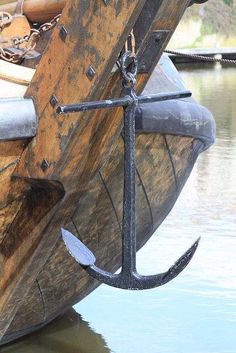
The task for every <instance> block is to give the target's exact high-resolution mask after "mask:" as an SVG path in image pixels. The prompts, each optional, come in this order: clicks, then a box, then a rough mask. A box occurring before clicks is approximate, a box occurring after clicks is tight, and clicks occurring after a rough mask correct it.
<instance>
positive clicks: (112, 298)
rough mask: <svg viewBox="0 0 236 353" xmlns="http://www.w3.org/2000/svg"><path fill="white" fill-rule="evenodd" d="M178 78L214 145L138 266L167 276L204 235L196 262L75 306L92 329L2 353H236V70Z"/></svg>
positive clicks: (65, 327)
mask: <svg viewBox="0 0 236 353" xmlns="http://www.w3.org/2000/svg"><path fill="white" fill-rule="evenodd" d="M180 71H181V75H182V77H183V79H184V81H185V82H186V84H187V86H188V87H189V88H191V89H192V91H193V94H194V96H195V98H196V99H197V101H198V102H199V103H201V104H203V105H205V106H206V107H208V108H209V109H210V110H211V111H212V112H213V114H214V116H215V118H216V122H217V128H218V131H217V140H216V144H215V145H214V146H213V147H212V148H211V149H210V150H208V151H206V152H205V153H204V154H203V155H202V156H201V157H200V158H199V161H198V163H197V165H196V167H195V169H194V171H193V173H192V175H191V177H190V179H189V181H188V183H187V185H186V187H185V189H184V191H183V193H182V195H181V197H180V198H179V200H178V202H177V204H176V206H175V208H174V209H173V211H172V213H171V214H170V216H169V217H168V218H167V219H166V221H165V222H164V224H163V225H162V226H161V227H160V228H159V230H158V231H157V233H156V234H155V236H153V237H152V239H151V241H150V242H149V243H148V244H147V245H146V246H145V248H144V249H143V250H142V251H141V252H140V253H139V256H138V259H139V271H140V272H141V273H148V274H151V273H157V272H158V271H162V270H166V269H167V268H168V267H169V265H170V264H172V262H173V261H174V260H175V259H176V258H177V257H178V256H179V255H181V254H182V252H183V251H184V250H185V249H186V248H187V247H188V246H189V245H190V244H191V243H192V242H193V241H194V240H195V238H196V237H198V236H199V235H201V236H202V241H201V245H200V247H199V250H198V252H197V254H196V256H195V257H194V259H193V261H192V263H191V264H190V266H189V267H188V268H187V269H186V270H185V271H184V272H183V273H182V274H181V275H180V276H179V277H178V278H177V279H175V280H174V281H173V282H171V283H169V284H168V285H166V286H165V287H162V288H159V289H154V290H151V291H144V292H126V291H119V290H117V289H113V288H110V287H107V286H101V287H100V288H99V289H98V290H96V291H95V292H94V293H93V294H92V295H90V296H89V297H88V298H86V299H85V300H84V301H83V302H81V303H79V304H78V305H76V307H75V309H76V310H77V311H78V312H80V314H82V315H83V317H84V318H85V320H88V321H89V322H90V324H89V325H88V324H87V323H86V322H84V321H81V320H78V317H77V316H75V314H73V313H72V316H71V318H70V316H65V318H64V319H59V320H58V321H57V322H58V323H59V324H55V323H53V324H51V325H50V326H49V327H47V328H45V329H43V330H42V331H40V333H36V334H34V335H32V336H30V337H29V338H26V339H23V340H20V341H19V342H16V343H14V344H12V345H8V346H7V347H4V348H2V349H1V352H3V353H7V352H9V353H10V352H16V353H21V352H22V353H23V352H24V353H31V352H32V353H37V352H42V353H44V352H45V353H51V352H57V353H74V352H76V353H100V352H114V353H144V352H145V353H146V352H147V353H235V352H236V336H235V325H236V256H235V254H236V234H235V229H236V100H235V97H236V69H235V68H224V69H223V70H221V67H220V66H215V68H213V67H212V66H211V67H210V68H208V67H206V66H205V67H204V69H199V68H197V66H196V67H195V68H193V66H189V67H188V68H187V69H183V67H181V68H180ZM60 320H61V321H60ZM92 329H93V330H94V333H92ZM95 331H96V332H97V333H99V334H100V335H98V334H96V333H95ZM101 335H102V336H103V337H105V340H106V342H107V344H106V343H105V340H104V339H103V338H102V337H101ZM107 345H108V347H109V349H108V348H107Z"/></svg>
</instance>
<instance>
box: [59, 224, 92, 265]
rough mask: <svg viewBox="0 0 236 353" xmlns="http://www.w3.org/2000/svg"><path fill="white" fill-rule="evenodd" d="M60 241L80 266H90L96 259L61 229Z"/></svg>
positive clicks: (82, 245) (81, 244)
mask: <svg viewBox="0 0 236 353" xmlns="http://www.w3.org/2000/svg"><path fill="white" fill-rule="evenodd" d="M61 235H62V239H63V241H64V243H65V246H66V248H67V250H68V251H69V253H70V255H71V256H72V257H74V259H75V260H76V261H77V262H78V263H79V264H80V265H82V266H91V265H94V264H95V262H96V258H95V256H94V255H93V253H92V251H90V250H89V249H88V248H87V246H86V245H84V244H83V243H82V242H81V241H80V240H79V239H78V238H76V237H75V236H74V235H73V234H71V233H70V232H69V231H68V230H66V229H63V228H62V229H61Z"/></svg>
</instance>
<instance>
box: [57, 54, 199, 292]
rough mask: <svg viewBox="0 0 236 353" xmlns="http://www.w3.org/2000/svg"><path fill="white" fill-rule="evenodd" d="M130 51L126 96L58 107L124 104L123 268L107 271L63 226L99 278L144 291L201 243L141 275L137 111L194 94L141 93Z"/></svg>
mask: <svg viewBox="0 0 236 353" xmlns="http://www.w3.org/2000/svg"><path fill="white" fill-rule="evenodd" d="M130 54H131V53H130V52H127V53H125V54H123V55H122V57H121V59H120V65H119V66H120V70H121V74H122V78H123V87H124V97H122V98H118V99H112V100H105V101H98V102H86V103H80V104H74V105H64V106H58V107H57V113H58V114H67V113H74V112H82V111H87V110H93V109H102V108H111V107H120V106H122V107H123V108H124V199H123V227H122V268H121V272H120V273H119V274H113V273H109V272H106V271H104V270H102V269H100V268H98V267H97V266H96V265H95V262H96V258H95V256H94V255H93V253H92V252H91V251H90V250H89V249H88V248H87V247H86V246H85V245H84V244H83V243H82V242H81V241H80V240H79V239H77V238H76V237H75V236H74V235H73V234H71V233H70V232H69V231H67V230H65V229H62V230H61V232H62V238H63V240H64V243H65V245H66V247H67V249H68V251H69V253H70V254H71V256H73V257H74V258H75V260H76V261H77V262H78V263H79V264H80V265H81V266H82V267H83V268H84V269H85V270H86V271H87V272H88V273H89V274H90V275H91V276H92V277H93V278H95V279H97V280H99V281H100V282H102V283H105V284H107V285H110V286H113V287H117V288H122V289H133V290H143V289H150V288H155V287H159V286H162V285H164V284H165V283H167V282H169V281H171V280H172V279H173V278H175V277H176V276H177V275H178V274H179V273H180V272H182V270H183V269H184V268H185V267H186V266H187V265H188V263H189V262H190V260H191V259H192V257H193V255H194V253H195V251H196V249H197V247H198V244H199V240H200V239H198V240H197V241H196V242H195V243H194V244H193V245H192V246H191V247H190V248H189V249H188V250H187V251H186V252H185V253H184V254H183V255H182V256H181V257H180V258H179V259H178V261H177V262H176V263H175V264H174V265H173V266H171V267H170V268H169V270H168V271H167V272H164V273H161V274H158V275H153V276H141V275H140V274H139V273H138V272H137V270H136V229H135V111H136V108H137V106H138V104H140V103H150V102H158V101H164V100H170V99H177V98H184V97H190V96H191V92H189V91H180V92H172V93H162V94H156V95H150V96H137V95H136V93H135V90H134V86H135V83H136V79H135V77H136V74H137V61H136V59H135V58H134V59H133V61H132V63H131V64H130V65H129V66H128V69H127V68H126V67H127V64H126V63H127V60H130V57H131V55H130Z"/></svg>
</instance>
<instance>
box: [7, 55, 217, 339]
mask: <svg viewBox="0 0 236 353" xmlns="http://www.w3.org/2000/svg"><path fill="white" fill-rule="evenodd" d="M171 65H172V64H170V63H169V62H168V61H167V59H163V60H162V61H161V63H160V65H159V66H158V68H157V69H156V72H155V73H154V75H153V76H152V78H151V80H150V83H149V85H148V88H147V90H148V92H149V93H152V90H155V91H156V92H158V91H160V90H162V91H163V90H165V89H169V88H170V87H171V88H172V90H173V89H180V88H181V85H182V83H181V81H180V79H178V80H177V79H176V77H178V76H177V73H176V71H174V69H173V67H172V66H171ZM168 74H169V75H170V76H169V77H168ZM174 77H175V78H174ZM173 82H174V83H173ZM153 108H155V109H154V111H155V112H156V113H154V112H153V111H152V110H150V112H151V113H150V115H149V116H146V115H147V114H146V113H145V114H146V115H145V114H144V116H143V117H142V119H141V120H140V117H137V127H136V128H137V136H136V188H137V198H136V200H137V217H136V225H137V245H138V248H141V247H142V246H143V245H144V244H145V243H146V241H147V240H148V239H149V237H150V236H151V235H152V234H153V233H154V231H155V230H156V229H157V228H158V226H159V225H160V224H161V223H162V221H163V220H164V219H165V217H166V216H167V215H168V213H169V212H170V210H171V209H172V207H173V205H174V203H175V201H176V199H177V198H178V196H179V194H180V192H181V190H182V188H183V186H184V184H185V182H186V180H187V178H188V176H189V174H190V172H191V170H192V168H193V166H194V163H195V161H196V159H197V157H198V155H199V153H200V152H202V151H203V150H204V149H206V148H207V147H209V145H210V144H211V143H212V142H213V140H214V129H215V126H214V122H213V118H212V116H211V114H210V113H209V112H208V111H207V110H206V109H205V108H203V107H200V106H198V105H197V104H196V103H194V101H193V100H192V99H190V100H187V101H178V102H175V101H172V102H169V103H167V106H166V105H165V104H164V105H163V103H158V104H157V105H154V106H153ZM141 109H142V107H141ZM155 114H156V117H155ZM168 119H169V121H168V124H167V125H166V124H164V125H163V123H162V120H163V121H164V122H166V121H167V120H168ZM176 121H177V122H178V125H176ZM173 124H175V126H178V128H177V129H176V131H174V129H173ZM168 127H169V129H170V133H168V131H167V130H168ZM122 207H123V138H122V135H121V136H120V138H119V139H118V140H117V142H116V144H115V145H114V146H113V149H112V151H111V153H110V155H109V158H108V159H107V161H106V162H105V163H104V165H103V166H102V168H101V169H100V171H99V173H98V174H97V175H96V176H95V177H94V178H93V179H92V180H91V181H90V182H89V183H88V185H87V186H86V188H84V189H83V191H82V193H81V196H80V200H79V202H78V204H77V207H76V210H75V212H74V214H73V215H72V216H71V218H70V221H69V222H68V223H67V225H66V226H65V228H67V229H68V230H70V231H71V232H72V233H73V234H75V235H76V236H78V238H79V239H80V240H82V241H83V242H84V243H85V244H86V245H87V246H88V247H89V248H90V249H91V250H92V251H93V252H94V254H95V255H96V258H97V264H98V266H99V267H101V268H103V269H105V270H108V271H111V272H114V271H116V270H118V268H119V267H120V265H121V224H122V211H123V209H122ZM47 236H48V237H50V234H48V235H47ZM98 285H99V283H98V282H97V281H96V280H94V279H92V278H91V277H89V275H88V274H87V273H86V272H85V271H84V270H83V269H82V268H81V267H80V266H79V265H78V264H77V263H76V262H75V260H74V259H73V258H72V257H71V256H70V254H69V253H68V252H67V250H66V248H65V245H64V243H63V241H62V239H61V238H60V239H58V241H57V243H56V245H55V247H54V248H53V249H52V252H51V255H50V256H49V258H48V260H47V261H46V262H45V264H44V266H43V268H42V269H41V271H40V272H39V274H38V276H37V278H36V280H35V282H34V284H33V286H32V287H31V289H30V291H29V293H28V294H27V296H26V297H25V299H24V301H23V303H22V304H21V306H20V308H19V310H18V312H17V314H16V315H15V318H14V320H13V321H12V323H11V325H10V326H9V329H8V331H7V333H6V335H5V336H4V337H3V340H2V342H3V343H4V342H7V341H9V340H12V339H15V338H17V337H19V336H22V335H24V334H26V333H29V332H32V331H34V330H35V329H37V328H39V327H41V326H43V325H45V324H46V323H47V322H49V321H51V320H52V319H54V318H55V317H57V316H58V315H59V314H60V313H61V312H62V311H64V310H65V309H66V308H69V307H70V306H71V305H73V304H75V303H77V302H79V301H80V300H82V299H83V298H84V297H86V296H87V295H88V294H89V293H90V292H91V291H93V290H94V289H95V288H96V287H97V286H98Z"/></svg>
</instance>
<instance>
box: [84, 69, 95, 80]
mask: <svg viewBox="0 0 236 353" xmlns="http://www.w3.org/2000/svg"><path fill="white" fill-rule="evenodd" d="M95 74H96V71H95V70H94V68H93V67H92V66H89V68H88V70H87V71H86V76H87V77H88V79H89V80H90V81H92V80H93V78H94V76H95Z"/></svg>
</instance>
